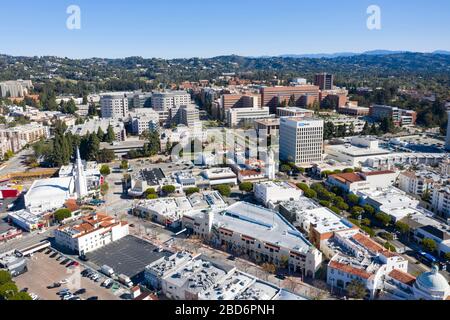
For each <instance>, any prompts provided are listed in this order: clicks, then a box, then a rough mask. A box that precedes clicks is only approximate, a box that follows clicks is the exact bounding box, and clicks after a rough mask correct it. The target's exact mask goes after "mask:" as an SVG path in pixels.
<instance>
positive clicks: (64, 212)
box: [54, 209, 72, 222]
mask: <svg viewBox="0 0 450 320" xmlns="http://www.w3.org/2000/svg"><path fill="white" fill-rule="evenodd" d="M54 216H55V220H56V221H58V222H61V221H63V220H64V219H67V218H70V217H71V216H72V212H71V211H70V210H69V209H59V210H57V211H55V213H54Z"/></svg>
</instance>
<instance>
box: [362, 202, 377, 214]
mask: <svg viewBox="0 0 450 320" xmlns="http://www.w3.org/2000/svg"><path fill="white" fill-rule="evenodd" d="M363 208H364V212H365V213H367V214H370V215H374V214H375V212H376V210H375V208H374V207H372V206H371V205H370V204H366V205H364V207H363Z"/></svg>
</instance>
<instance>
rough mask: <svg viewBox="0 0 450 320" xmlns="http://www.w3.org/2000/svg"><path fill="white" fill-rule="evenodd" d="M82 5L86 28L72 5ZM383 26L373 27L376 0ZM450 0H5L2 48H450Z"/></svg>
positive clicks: (182, 53) (102, 53)
mask: <svg viewBox="0 0 450 320" xmlns="http://www.w3.org/2000/svg"><path fill="white" fill-rule="evenodd" d="M71 4H75V5H78V6H79V7H80V8H81V24H82V25H81V30H68V29H67V28H66V20H67V17H68V14H67V13H66V9H67V7H68V6H69V5H71ZM371 4H376V5H378V6H380V8H381V14H382V16H381V19H382V20H381V21H382V29H381V30H376V31H370V30H368V29H367V27H366V20H367V17H368V15H367V13H366V9H367V7H368V6H369V5H371ZM448 21H450V1H448V0H409V1H407V0H370V1H367V0H321V1H313V0H308V1H304V0H227V1H219V0H192V1H186V0H184V1H183V0H170V1H168V0H164V1H162V0H158V1H157V0H126V1H117V0H109V1H107V0H70V1H66V0H21V1H2V3H1V10H0V34H1V40H0V53H4V54H12V55H27V56H30V55H56V56H66V57H71V58H85V57H94V56H95V57H110V58H115V57H126V56H143V57H160V58H182V57H212V56H217V55H226V54H238V55H248V56H260V55H279V54H287V53H289V54H302V53H333V52H344V51H351V52H362V51H366V50H374V49H389V50H411V51H422V52H429V51H434V50H437V49H443V50H450V24H449V23H448Z"/></svg>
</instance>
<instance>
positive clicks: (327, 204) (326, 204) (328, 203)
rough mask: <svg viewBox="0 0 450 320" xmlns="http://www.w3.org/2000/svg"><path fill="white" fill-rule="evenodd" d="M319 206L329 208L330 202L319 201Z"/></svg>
mask: <svg viewBox="0 0 450 320" xmlns="http://www.w3.org/2000/svg"><path fill="white" fill-rule="evenodd" d="M319 204H320V205H321V206H322V207H327V208H328V207H329V206H330V201H326V200H320V201H319Z"/></svg>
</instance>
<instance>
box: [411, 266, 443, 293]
mask: <svg viewBox="0 0 450 320" xmlns="http://www.w3.org/2000/svg"><path fill="white" fill-rule="evenodd" d="M416 284H417V285H418V287H419V288H420V289H422V290H426V291H433V292H442V293H448V292H450V286H449V284H448V282H447V280H446V279H445V277H444V276H443V275H442V274H440V273H439V269H438V268H437V267H433V270H431V271H430V272H425V273H422V274H421V275H420V276H419V277H418V278H417V280H416Z"/></svg>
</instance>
